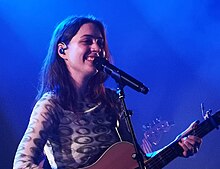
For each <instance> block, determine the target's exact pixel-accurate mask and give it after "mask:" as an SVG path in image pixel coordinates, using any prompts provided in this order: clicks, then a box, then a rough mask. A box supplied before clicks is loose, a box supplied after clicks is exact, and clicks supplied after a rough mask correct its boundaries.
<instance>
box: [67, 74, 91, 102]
mask: <svg viewBox="0 0 220 169" xmlns="http://www.w3.org/2000/svg"><path fill="white" fill-rule="evenodd" d="M71 76H72V78H73V80H74V82H75V83H74V86H75V87H76V93H77V95H78V98H79V99H83V98H84V97H85V94H86V92H87V87H88V82H89V77H88V76H80V74H77V75H76V74H75V75H73V74H71Z"/></svg>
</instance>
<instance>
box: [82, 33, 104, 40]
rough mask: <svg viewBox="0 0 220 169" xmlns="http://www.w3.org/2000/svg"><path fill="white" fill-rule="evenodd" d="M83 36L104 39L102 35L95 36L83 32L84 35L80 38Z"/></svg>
mask: <svg viewBox="0 0 220 169" xmlns="http://www.w3.org/2000/svg"><path fill="white" fill-rule="evenodd" d="M83 37H91V38H96V39H104V38H103V37H101V36H99V37H95V36H93V35H90V34H85V35H82V36H81V37H80V38H83Z"/></svg>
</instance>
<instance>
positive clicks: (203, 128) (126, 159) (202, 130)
mask: <svg viewBox="0 0 220 169" xmlns="http://www.w3.org/2000/svg"><path fill="white" fill-rule="evenodd" d="M219 124H220V111H218V112H216V113H215V114H214V115H212V116H211V115H209V116H208V118H206V119H205V120H204V121H203V122H202V123H200V124H198V125H197V127H196V128H191V129H190V131H189V132H187V133H186V134H185V135H184V137H185V136H188V135H194V136H198V137H200V138H202V137H204V136H205V135H206V134H208V133H209V132H211V131H212V130H213V129H215V128H217V129H218V125H219ZM182 151H183V149H182V148H181V147H180V145H179V144H178V140H176V141H174V142H172V143H171V144H169V145H168V146H166V147H165V148H163V150H161V151H160V152H159V153H157V154H156V155H155V156H153V157H151V158H149V159H148V160H146V159H144V164H145V167H146V168H147V169H161V168H163V167H164V166H166V165H167V164H168V163H169V162H171V161H172V160H174V159H175V158H176V157H178V156H179V154H180V153H182ZM134 152H135V150H134V147H133V145H132V144H131V143H128V142H118V143H115V144H114V145H112V146H111V147H109V148H108V150H107V151H106V152H105V153H104V154H103V155H102V156H101V157H100V158H99V159H98V160H97V161H96V162H95V163H94V164H92V165H90V166H88V167H85V168H81V169H135V168H138V163H137V162H136V160H134V159H132V154H134Z"/></svg>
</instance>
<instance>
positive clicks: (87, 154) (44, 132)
mask: <svg viewBox="0 0 220 169" xmlns="http://www.w3.org/2000/svg"><path fill="white" fill-rule="evenodd" d="M103 53H104V57H105V58H106V59H108V60H109V61H111V56H110V52H109V49H108V44H107V40H106V33H105V28H104V26H103V24H102V23H101V22H100V21H98V20H97V19H95V18H94V17H92V16H91V17H76V16H75V17H74V16H71V17H68V18H67V19H65V20H64V21H62V22H61V23H60V24H59V25H58V26H57V28H56V29H55V31H54V33H53V36H52V39H51V42H50V47H49V50H48V54H47V56H46V58H45V61H44V65H43V68H42V79H41V88H40V90H39V93H38V97H37V99H38V101H37V103H36V105H35V107H34V109H33V112H32V114H31V117H30V122H29V125H28V127H27V130H26V132H25V134H24V136H23V138H22V140H21V143H20V144H19V147H18V150H17V152H16V156H15V160H14V168H15V169H17V168H41V167H42V164H43V161H44V154H46V156H47V158H48V160H49V163H50V165H51V167H52V168H80V167H85V166H89V165H91V164H93V163H94V162H95V161H96V160H98V158H99V157H100V156H101V155H102V154H103V153H104V151H105V150H106V149H107V148H109V147H110V146H111V145H113V144H114V143H116V142H119V141H121V140H124V141H129V142H131V139H130V134H129V132H128V130H127V127H126V123H125V122H124V118H123V115H122V113H121V112H122V110H121V104H120V101H119V100H118V98H117V95H116V94H115V92H114V91H112V90H110V89H107V88H105V87H104V85H103V83H104V81H105V80H106V79H107V76H106V74H105V73H103V72H99V71H97V70H96V69H95V68H94V66H93V60H94V58H95V57H102V56H103ZM200 143H201V139H199V138H197V137H194V136H191V137H189V138H186V139H185V141H184V142H180V146H181V147H182V148H183V150H184V152H183V156H185V157H188V156H189V155H190V154H191V153H192V151H193V150H194V149H195V147H196V146H199V145H200Z"/></svg>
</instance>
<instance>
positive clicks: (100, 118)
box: [13, 93, 123, 169]
mask: <svg viewBox="0 0 220 169" xmlns="http://www.w3.org/2000/svg"><path fill="white" fill-rule="evenodd" d="M78 105H79V106H78V110H76V111H75V112H73V111H68V110H64V109H63V108H62V107H61V106H59V104H57V103H56V102H55V97H54V94H53V93H46V94H44V96H43V97H42V98H41V99H40V100H39V101H38V102H37V103H36V105H35V107H34V109H33V112H32V114H31V117H30V122H29V125H28V127H27V130H26V132H25V134H24V136H23V138H22V140H21V142H20V144H19V146H18V150H17V152H16V155H15V160H14V167H13V168H14V169H19V168H22V169H23V168H39V163H40V162H41V161H42V160H43V158H44V157H45V156H44V154H46V156H47V158H48V160H49V163H50V165H51V168H54V169H56V168H59V169H67V168H71V169H73V168H80V167H85V166H88V165H90V164H92V163H94V162H95V161H96V160H97V159H98V158H99V157H100V156H101V154H103V153H104V151H105V150H106V149H107V148H109V147H110V146H111V145H112V144H114V143H115V142H118V141H120V136H119V135H118V132H117V131H118V130H117V128H116V126H117V125H116V123H117V119H118V114H117V112H115V111H114V110H112V109H111V108H109V107H107V106H106V105H105V104H103V103H98V104H91V103H89V102H88V101H84V102H81V103H79V104H78ZM120 125H121V124H120ZM119 130H120V129H119ZM120 133H121V132H120ZM122 134H123V131H122Z"/></svg>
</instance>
